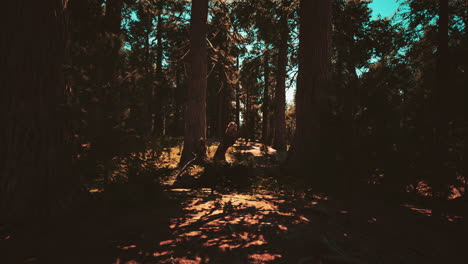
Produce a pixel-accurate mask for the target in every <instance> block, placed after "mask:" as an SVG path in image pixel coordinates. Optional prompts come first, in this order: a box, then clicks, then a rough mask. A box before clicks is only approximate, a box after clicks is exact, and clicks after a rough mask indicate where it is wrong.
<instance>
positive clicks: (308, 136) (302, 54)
mask: <svg viewBox="0 0 468 264" xmlns="http://www.w3.org/2000/svg"><path fill="white" fill-rule="evenodd" d="M299 10H300V15H299V16H300V35H299V73H298V81H297V94H296V135H295V138H294V141H293V145H292V147H291V149H290V151H289V156H288V160H287V166H288V167H289V168H291V169H297V170H298V171H301V172H303V171H306V169H310V168H311V166H312V167H313V164H317V158H318V151H319V135H320V112H319V111H320V105H319V104H320V101H321V100H320V97H321V93H322V92H321V90H326V89H327V88H328V86H329V79H330V77H329V61H330V24H331V0H322V1H309V0H301V2H300V9H299ZM275 133H276V131H275Z"/></svg>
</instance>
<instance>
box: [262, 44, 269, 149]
mask: <svg viewBox="0 0 468 264" xmlns="http://www.w3.org/2000/svg"><path fill="white" fill-rule="evenodd" d="M269 63H270V62H269V54H268V50H266V51H265V55H264V59H263V75H264V81H265V84H264V85H265V87H264V89H263V104H262V113H263V117H262V141H263V143H264V144H267V143H268V137H269V136H268V132H270V128H269V124H270V115H269V113H270V95H269V90H270V66H269Z"/></svg>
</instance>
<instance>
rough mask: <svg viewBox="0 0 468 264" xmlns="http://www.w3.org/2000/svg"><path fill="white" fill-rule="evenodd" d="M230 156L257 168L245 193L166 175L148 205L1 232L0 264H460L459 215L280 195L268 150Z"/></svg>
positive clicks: (241, 148) (463, 227)
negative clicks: (213, 188) (157, 194)
mask: <svg viewBox="0 0 468 264" xmlns="http://www.w3.org/2000/svg"><path fill="white" fill-rule="evenodd" d="M211 152H212V151H210V153H211ZM229 155H230V156H229V158H228V161H230V162H233V163H235V162H236V157H237V158H238V157H239V156H243V158H245V157H248V159H247V160H250V162H252V163H253V164H254V165H253V166H254V167H255V168H254V169H253V173H252V174H249V175H250V176H249V177H253V178H254V179H253V181H252V184H251V185H250V188H248V189H244V190H228V191H216V192H214V193H212V192H211V189H210V188H204V186H198V187H197V188H189V187H190V184H191V183H190V184H186V185H187V186H184V183H180V182H179V183H177V182H178V179H174V178H170V177H169V178H168V179H167V181H165V184H164V188H163V189H164V190H163V195H161V196H160V198H158V200H157V201H155V202H141V203H139V202H137V203H133V204H131V206H127V207H119V208H118V209H117V210H109V208H108V203H106V200H105V199H102V200H99V199H98V200H96V201H94V202H93V203H92V204H91V205H90V206H88V208H86V209H83V211H80V212H74V213H70V214H69V215H67V216H63V217H60V218H56V219H54V220H52V221H48V222H47V223H44V222H37V223H35V224H28V225H23V226H21V225H1V224H0V263H119V264H122V263H170V264H184V263H186V264H189V263H194V264H195V263H216V264H231V263H232V264H234V263H239V264H241V263H286V264H296V263H297V264H318V263H323V264H327V263H466V257H465V254H466V246H467V240H466V238H467V235H468V227H467V224H466V221H464V219H463V217H461V216H457V215H453V216H450V217H447V218H446V219H445V220H436V219H434V218H433V217H430V210H429V209H426V208H421V207H416V206H415V205H410V204H393V203H392V204H386V203H384V202H383V201H379V200H359V201H354V202H353V203H352V206H351V207H350V206H349V203H346V202H345V201H339V200H334V199H329V198H328V197H327V196H326V195H324V194H316V193H315V194H314V193H305V192H295V191H293V190H287V189H285V188H281V187H279V186H278V183H277V181H276V179H274V177H272V176H271V174H270V173H266V171H267V170H268V168H270V167H271V166H274V164H276V163H277V162H278V160H279V159H281V155H278V154H277V153H276V152H275V151H274V150H273V149H271V148H265V147H263V146H262V145H261V144H258V143H245V142H243V143H238V144H236V145H235V146H234V148H233V151H232V152H231V153H230V154H229ZM173 156H174V155H173ZM194 171H195V172H192V173H195V174H197V173H198V172H196V171H197V169H196V168H195V169H194ZM172 175H175V174H172ZM32 222H34V221H32Z"/></svg>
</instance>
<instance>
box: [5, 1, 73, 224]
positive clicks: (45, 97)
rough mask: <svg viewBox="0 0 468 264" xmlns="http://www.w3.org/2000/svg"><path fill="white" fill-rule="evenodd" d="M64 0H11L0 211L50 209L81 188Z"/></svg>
mask: <svg viewBox="0 0 468 264" xmlns="http://www.w3.org/2000/svg"><path fill="white" fill-rule="evenodd" d="M64 3H65V1H61V0H55V1H9V2H7V3H5V5H6V10H8V12H6V13H5V14H4V15H5V16H7V17H8V18H9V19H8V21H10V22H11V24H9V26H8V29H7V31H6V32H2V34H3V35H2V39H4V40H7V41H5V42H4V43H5V45H3V48H4V49H3V52H4V54H5V55H6V57H3V59H2V62H4V63H6V65H5V66H6V67H5V68H4V70H6V72H4V73H5V74H4V75H2V80H3V82H4V84H5V85H4V86H2V88H1V89H0V110H1V111H0V113H1V114H0V115H1V117H2V119H1V123H2V129H1V132H0V136H1V138H0V144H1V145H0V212H1V213H0V214H1V217H0V218H4V217H12V218H17V217H20V218H22V217H30V216H33V215H34V216H38V215H41V216H46V215H50V214H52V213H54V212H56V211H58V210H60V209H63V208H64V207H68V206H70V204H71V203H72V199H74V198H75V197H76V194H77V192H76V191H77V190H79V186H80V185H79V184H80V181H79V178H78V177H77V176H76V175H75V174H74V173H73V169H72V163H73V162H72V161H73V153H72V148H71V139H72V137H71V130H70V123H69V122H70V119H71V116H70V112H69V110H68V109H67V96H68V93H69V92H70V91H69V89H68V87H67V86H66V84H65V81H64V74H63V64H64V59H65V57H66V47H65V46H66V37H67V30H66V27H65V16H64V8H65V7H64Z"/></svg>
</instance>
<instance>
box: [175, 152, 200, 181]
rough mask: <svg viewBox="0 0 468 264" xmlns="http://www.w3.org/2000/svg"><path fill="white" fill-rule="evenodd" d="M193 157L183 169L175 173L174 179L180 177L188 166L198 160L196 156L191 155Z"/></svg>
mask: <svg viewBox="0 0 468 264" xmlns="http://www.w3.org/2000/svg"><path fill="white" fill-rule="evenodd" d="M193 155H195V158H193V159H191V160H189V161H188V162H187V163H186V164H185V165H184V167H182V169H180V171H179V172H178V173H177V175H176V179H177V178H179V177H180V175H181V174H182V173H183V172H184V171H185V170H186V169H187V168H188V166H190V165H191V164H192V163H193V162H194V161H196V160H197V159H198V155H197V154H195V153H193Z"/></svg>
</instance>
